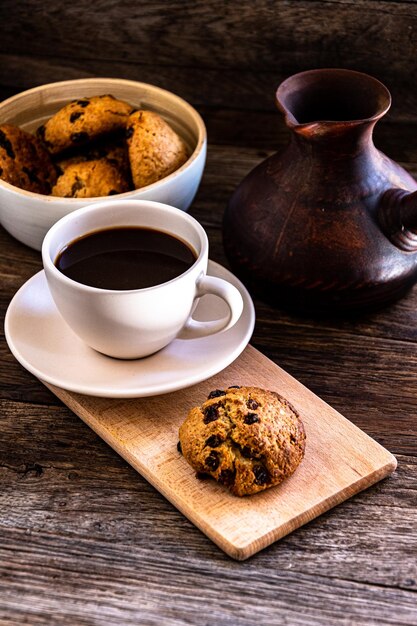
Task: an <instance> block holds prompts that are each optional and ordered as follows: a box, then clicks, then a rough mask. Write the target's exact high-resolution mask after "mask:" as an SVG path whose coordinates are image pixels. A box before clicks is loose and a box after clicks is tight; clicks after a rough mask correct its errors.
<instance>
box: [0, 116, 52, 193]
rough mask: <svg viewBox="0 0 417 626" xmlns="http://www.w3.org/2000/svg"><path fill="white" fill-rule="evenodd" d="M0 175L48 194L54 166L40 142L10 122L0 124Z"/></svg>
mask: <svg viewBox="0 0 417 626" xmlns="http://www.w3.org/2000/svg"><path fill="white" fill-rule="evenodd" d="M0 178H2V179H3V180H5V181H6V182H8V183H10V184H11V185H15V186H16V187H20V189H25V190H26V191H34V192H35V193H42V194H49V193H50V192H51V186H52V185H53V184H54V183H55V180H56V170H55V166H54V165H53V163H52V160H51V158H50V156H49V154H48V152H47V151H46V150H45V148H44V147H43V145H42V144H41V142H40V141H39V140H38V139H37V138H36V137H34V136H33V135H30V134H29V133H27V132H26V131H24V130H22V129H21V128H18V127H17V126H13V125H11V124H2V125H1V126H0Z"/></svg>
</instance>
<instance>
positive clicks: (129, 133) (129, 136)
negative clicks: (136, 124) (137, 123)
mask: <svg viewBox="0 0 417 626" xmlns="http://www.w3.org/2000/svg"><path fill="white" fill-rule="evenodd" d="M134 132H135V129H134V128H133V126H129V127H128V128H126V139H130V138H131V136H132V135H133V133H134Z"/></svg>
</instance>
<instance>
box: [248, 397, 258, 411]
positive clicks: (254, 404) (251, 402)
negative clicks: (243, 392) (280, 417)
mask: <svg viewBox="0 0 417 626" xmlns="http://www.w3.org/2000/svg"><path fill="white" fill-rule="evenodd" d="M246 406H247V407H248V409H257V408H258V406H259V402H256V400H254V399H253V398H249V400H248V401H247V402H246Z"/></svg>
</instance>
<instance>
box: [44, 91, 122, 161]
mask: <svg viewBox="0 0 417 626" xmlns="http://www.w3.org/2000/svg"><path fill="white" fill-rule="evenodd" d="M132 110H133V107H132V106H131V105H130V104H127V103H126V102H123V101H122V100H117V99H116V98H114V97H113V96H111V95H105V96H92V97H91V98H80V99H78V100H74V101H73V102H70V103H69V104H67V105H66V106H64V107H63V108H62V109H60V110H59V111H58V112H57V113H55V115H54V116H53V117H51V118H50V119H49V120H48V121H47V122H45V124H44V125H42V126H40V127H39V128H38V130H37V135H38V137H39V138H40V139H41V140H42V141H43V143H44V144H45V146H46V148H47V149H48V151H49V152H50V153H51V154H54V155H55V154H59V153H60V152H62V151H64V150H68V149H73V148H78V147H80V146H84V145H86V144H88V143H90V142H91V141H94V140H96V139H97V138H98V137H101V136H103V135H106V134H108V133H113V132H115V131H117V130H120V129H124V128H125V127H126V123H127V120H128V117H129V114H130V113H131V111H132Z"/></svg>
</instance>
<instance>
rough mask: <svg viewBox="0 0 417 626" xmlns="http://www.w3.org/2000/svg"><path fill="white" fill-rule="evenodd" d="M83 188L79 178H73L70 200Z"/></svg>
mask: <svg viewBox="0 0 417 626" xmlns="http://www.w3.org/2000/svg"><path fill="white" fill-rule="evenodd" d="M83 187H85V185H84V182H83V181H82V180H81V178H79V177H78V176H76V177H75V183H73V185H72V187H71V194H72V195H71V196H70V197H71V198H73V197H74V196H75V194H76V192H77V191H79V190H80V189H83Z"/></svg>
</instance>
